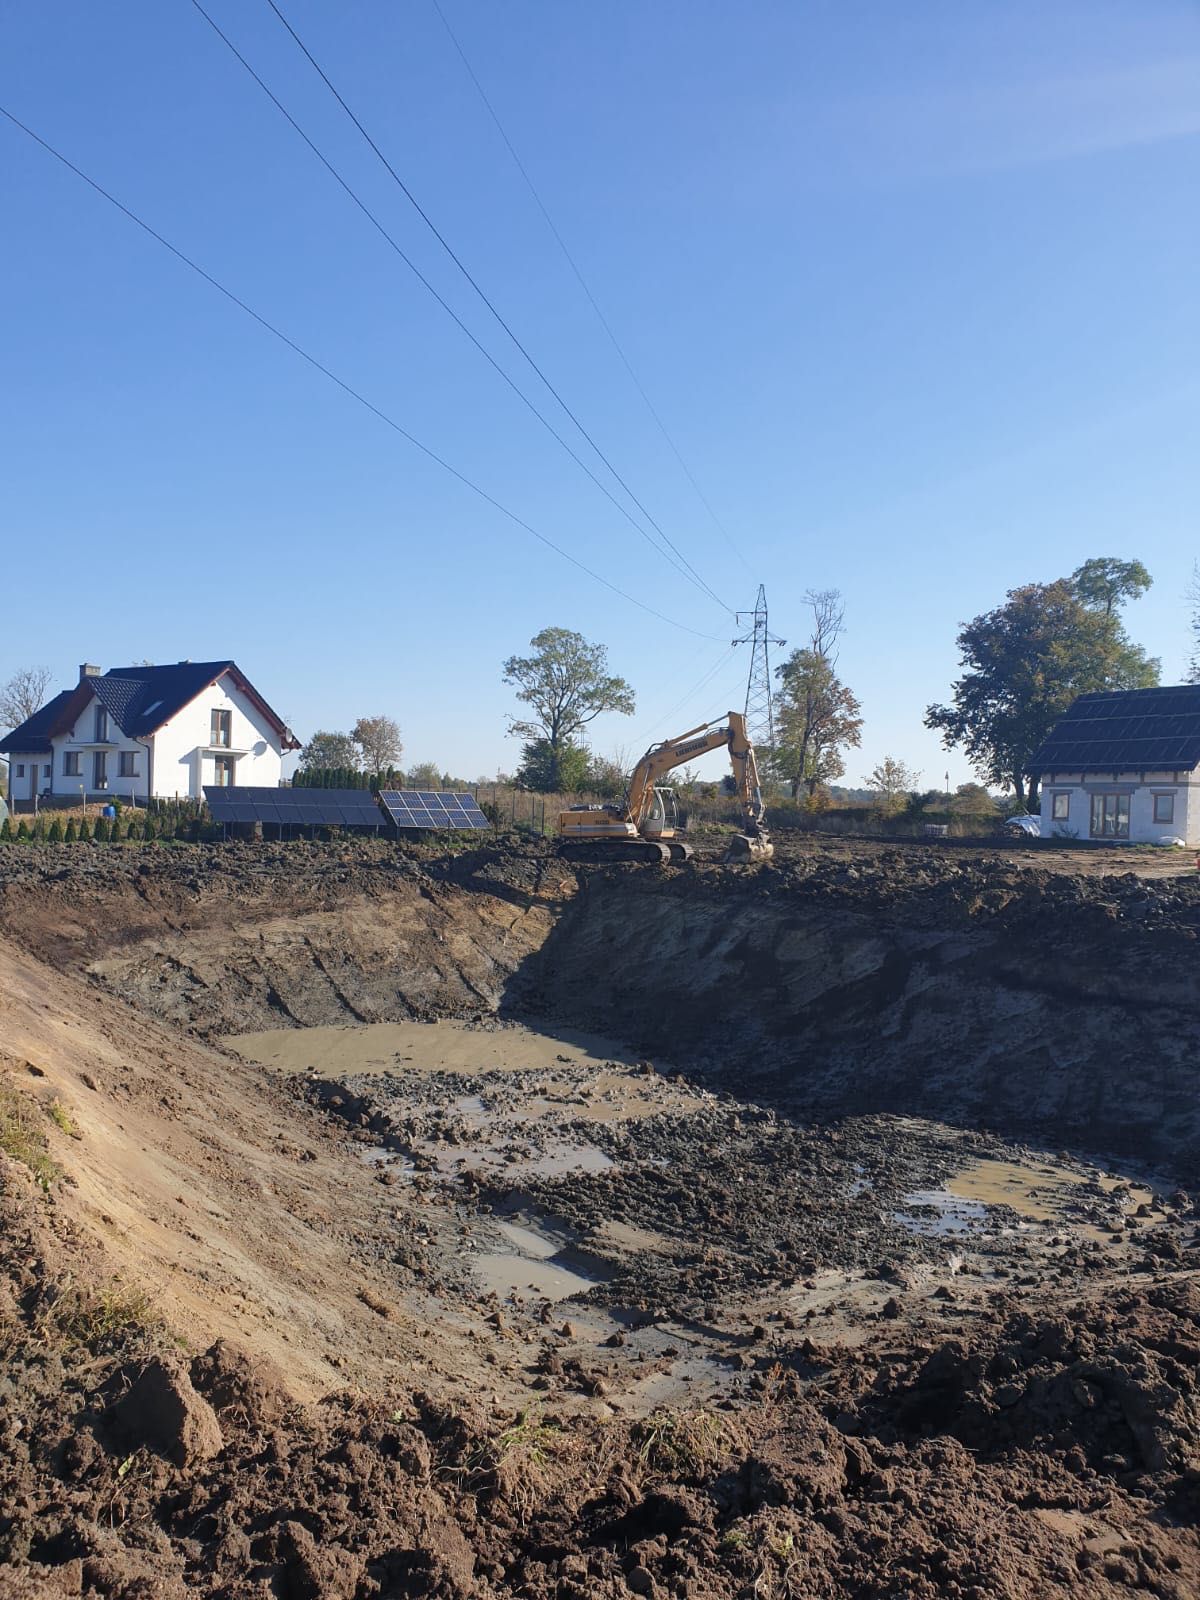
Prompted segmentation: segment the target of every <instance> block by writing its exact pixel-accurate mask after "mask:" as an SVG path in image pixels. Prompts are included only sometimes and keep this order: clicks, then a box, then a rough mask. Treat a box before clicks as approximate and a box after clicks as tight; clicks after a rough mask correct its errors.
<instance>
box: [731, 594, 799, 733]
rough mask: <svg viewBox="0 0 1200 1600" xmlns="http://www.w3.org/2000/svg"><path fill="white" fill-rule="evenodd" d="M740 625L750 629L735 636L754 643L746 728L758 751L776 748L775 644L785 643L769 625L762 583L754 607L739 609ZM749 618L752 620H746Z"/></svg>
mask: <svg viewBox="0 0 1200 1600" xmlns="http://www.w3.org/2000/svg"><path fill="white" fill-rule="evenodd" d="M736 615H737V623H738V627H739V628H741V627H745V629H746V631H745V633H743V634H739V636H738V637H737V638H736V639H734V640H733V643H734V644H735V645H738V644H748V645H749V646H750V671H749V673H748V674H747V677H746V731H747V733H748V734H749V735H750V742H751V743H752V744H753V745H754V747H755V749H756V750H758V751H760V752H761V751H771V750H774V748H775V701H774V697H773V695H772V693H771V646H772V645H773V644H777V645H781V646H782V645H785V644H786V643H787V640H786V639H780V638H779V637H778V636H777V635H776V634H773V633H772V632H771V630H770V629H769V628H768V626H767V591H766V586H765V585H764V584H761V583H760V584H759V586H758V599H757V600H756V601H755V603H754V610H753V611H739V612H737V614H736ZM744 619H748V620H744Z"/></svg>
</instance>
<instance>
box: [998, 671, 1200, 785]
mask: <svg viewBox="0 0 1200 1600" xmlns="http://www.w3.org/2000/svg"><path fill="white" fill-rule="evenodd" d="M1198 764H1200V684H1180V685H1178V686H1175V687H1171V688H1165V689H1120V690H1115V691H1113V692H1112V693H1109V694H1081V695H1080V696H1079V698H1078V700H1076V701H1075V703H1074V704H1073V705H1072V706H1071V708H1070V710H1069V711H1068V712H1067V713H1066V715H1065V716H1063V717H1061V718H1060V719H1059V721H1058V722H1057V723H1056V724H1055V727H1054V730H1053V732H1052V733H1051V734H1050V736H1049V738H1047V739H1046V740H1045V741H1044V742H1043V743H1042V745H1041V746H1040V747H1039V748H1038V749H1037V750H1035V751H1034V753H1033V755H1032V756H1031V757H1030V758H1029V764H1028V767H1027V769H1026V770H1027V771H1029V772H1035V773H1041V772H1148V771H1151V770H1158V771H1163V770H1165V771H1175V770H1179V771H1183V770H1185V769H1186V770H1190V769H1191V768H1193V767H1195V766H1197V765H1198Z"/></svg>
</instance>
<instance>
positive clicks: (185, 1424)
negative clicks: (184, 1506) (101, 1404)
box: [105, 1356, 225, 1467]
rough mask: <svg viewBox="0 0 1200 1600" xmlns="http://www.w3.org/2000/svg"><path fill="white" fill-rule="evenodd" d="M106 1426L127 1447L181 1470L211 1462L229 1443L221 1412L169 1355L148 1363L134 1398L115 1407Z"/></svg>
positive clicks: (132, 1391)
mask: <svg viewBox="0 0 1200 1600" xmlns="http://www.w3.org/2000/svg"><path fill="white" fill-rule="evenodd" d="M105 1421H106V1422H107V1423H108V1426H109V1431H110V1434H111V1436H112V1438H113V1440H114V1441H115V1442H116V1443H117V1444H118V1445H120V1446H121V1447H122V1448H125V1449H130V1450H138V1449H141V1448H142V1447H145V1448H146V1449H149V1450H153V1451H155V1452H156V1453H157V1454H158V1455H162V1456H166V1457H167V1459H168V1460H170V1461H173V1462H174V1463H175V1465H176V1466H177V1467H190V1466H193V1465H195V1464H196V1463H197V1462H200V1461H208V1460H209V1459H210V1458H211V1457H212V1456H215V1455H218V1454H219V1453H220V1452H221V1450H222V1448H223V1447H224V1442H225V1441H224V1439H223V1438H222V1436H221V1428H220V1424H219V1423H218V1422H217V1416H216V1412H215V1411H214V1410H213V1408H212V1407H211V1406H210V1405H209V1403H208V1401H207V1400H205V1399H204V1398H203V1397H202V1396H201V1395H198V1394H197V1393H196V1391H195V1389H194V1387H193V1386H192V1380H191V1378H190V1377H189V1376H188V1373H187V1369H186V1368H185V1367H184V1366H183V1364H182V1362H178V1361H175V1360H172V1359H169V1358H167V1357H164V1356H155V1357H153V1359H152V1360H150V1361H149V1362H147V1363H146V1365H145V1366H144V1367H143V1368H142V1370H141V1373H140V1374H139V1376H138V1377H137V1378H136V1379H135V1381H134V1383H133V1386H132V1388H131V1389H130V1390H129V1391H128V1393H126V1394H125V1395H124V1396H123V1397H122V1398H121V1399H120V1400H118V1401H117V1403H116V1404H115V1405H114V1406H112V1407H110V1408H109V1410H108V1412H107V1413H106V1416H105Z"/></svg>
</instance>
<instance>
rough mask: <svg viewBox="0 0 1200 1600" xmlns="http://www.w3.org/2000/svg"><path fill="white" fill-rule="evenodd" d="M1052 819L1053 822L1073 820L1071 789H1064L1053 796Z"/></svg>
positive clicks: (1051, 802)
mask: <svg viewBox="0 0 1200 1600" xmlns="http://www.w3.org/2000/svg"><path fill="white" fill-rule="evenodd" d="M1050 820H1051V821H1052V822H1069V821H1070V820H1071V795H1070V791H1069V790H1066V789H1063V790H1062V791H1061V792H1060V793H1058V794H1056V795H1053V796H1051V800H1050Z"/></svg>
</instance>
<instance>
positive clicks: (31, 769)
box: [0, 753, 53, 800]
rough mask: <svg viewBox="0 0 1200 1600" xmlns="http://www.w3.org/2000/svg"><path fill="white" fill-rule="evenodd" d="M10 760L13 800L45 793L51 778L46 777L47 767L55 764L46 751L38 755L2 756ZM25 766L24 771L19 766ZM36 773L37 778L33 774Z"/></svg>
mask: <svg viewBox="0 0 1200 1600" xmlns="http://www.w3.org/2000/svg"><path fill="white" fill-rule="evenodd" d="M0 759H2V760H5V761H7V762H8V782H9V791H10V793H9V798H10V799H12V800H32V799H33V797H34V795H35V794H43V793H44V792H45V790H46V789H47V788H48V786H49V784H50V782H51V780H50V779H48V778H47V777H46V774H45V768H46V767H47V766H50V767H52V766H53V760H52V758H51V757H50V756H48V755H45V754H44V753H39V754H37V755H33V754H29V755H12V756H4V757H0ZM18 767H23V768H24V771H23V772H20V773H19V772H18V771H17V768H18ZM33 774H36V779H35V778H34V777H33V776H32V775H33Z"/></svg>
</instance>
